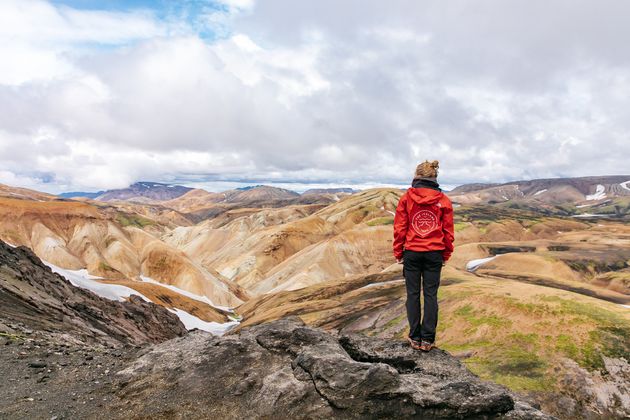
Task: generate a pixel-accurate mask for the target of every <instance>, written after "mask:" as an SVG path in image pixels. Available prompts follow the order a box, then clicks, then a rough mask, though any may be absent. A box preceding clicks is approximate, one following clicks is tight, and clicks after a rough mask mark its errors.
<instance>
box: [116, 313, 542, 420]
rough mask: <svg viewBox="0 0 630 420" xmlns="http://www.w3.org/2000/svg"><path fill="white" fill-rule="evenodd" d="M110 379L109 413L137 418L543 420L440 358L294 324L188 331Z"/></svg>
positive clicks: (440, 354) (293, 320) (291, 321)
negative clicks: (113, 397)
mask: <svg viewBox="0 0 630 420" xmlns="http://www.w3.org/2000/svg"><path fill="white" fill-rule="evenodd" d="M118 376H119V379H118V381H117V384H115V389H116V390H117V391H116V393H117V395H118V398H119V400H118V401H117V403H116V404H117V405H120V406H119V407H117V406H116V405H114V406H113V407H111V410H112V412H118V413H121V415H125V416H131V417H140V418H151V417H170V416H172V415H173V414H174V413H176V414H177V416H178V417H183V418H185V417H196V418H330V417H335V418H422V419H437V418H513V419H548V418H551V417H549V416H546V415H545V414H543V413H541V412H540V411H538V410H535V409H533V408H532V407H530V406H528V405H527V404H524V403H522V402H519V401H516V402H515V400H514V397H513V396H512V395H511V394H510V392H509V391H508V390H506V389H505V388H503V387H501V386H498V385H495V384H491V383H488V382H484V381H482V380H480V379H479V378H478V377H476V376H475V375H473V374H472V373H471V372H469V371H468V370H467V369H466V368H465V367H464V366H463V365H462V364H461V363H460V362H459V361H458V360H457V359H456V358H454V357H452V356H450V355H449V354H448V353H446V352H444V351H441V350H434V351H431V352H429V353H420V352H417V351H414V350H412V349H411V348H410V347H409V346H408V345H407V344H406V343H403V342H395V341H388V340H382V339H375V338H367V337H361V336H356V335H347V336H341V337H335V336H333V335H331V334H329V333H327V332H325V331H323V330H320V329H315V328H310V327H306V326H305V325H304V324H303V323H301V321H299V319H297V318H290V319H284V320H280V321H275V322H272V323H268V324H262V325H258V326H254V327H251V328H247V329H244V330H242V331H241V332H240V333H239V334H238V335H228V336H224V337H215V336H212V335H209V334H206V333H203V332H195V333H191V334H189V335H188V336H186V337H184V338H180V339H175V340H171V341H169V342H166V343H162V344H160V345H157V346H155V347H154V348H153V349H151V350H150V351H149V352H148V353H146V354H145V355H144V356H142V357H140V358H139V359H138V360H136V361H135V362H133V363H132V364H131V365H130V366H129V367H128V368H126V369H124V370H123V371H121V372H119V374H118ZM123 413H124V414H123Z"/></svg>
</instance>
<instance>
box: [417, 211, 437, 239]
mask: <svg viewBox="0 0 630 420" xmlns="http://www.w3.org/2000/svg"><path fill="white" fill-rule="evenodd" d="M438 226H439V218H438V215H437V214H436V212H435V210H433V209H430V210H428V209H423V210H419V211H418V212H416V213H414V214H413V215H412V216H411V228H412V229H413V230H414V232H416V233H417V234H418V235H419V236H420V237H425V236H427V235H428V234H429V233H431V232H433V231H434V230H436V229H437V228H438Z"/></svg>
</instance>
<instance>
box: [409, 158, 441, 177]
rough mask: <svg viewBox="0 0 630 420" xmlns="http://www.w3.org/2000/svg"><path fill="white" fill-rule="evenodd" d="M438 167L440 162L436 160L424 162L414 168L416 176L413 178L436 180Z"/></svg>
mask: <svg viewBox="0 0 630 420" xmlns="http://www.w3.org/2000/svg"><path fill="white" fill-rule="evenodd" d="M439 167H440V162H438V161H437V160H434V161H433V162H429V161H428V160H425V161H424V162H422V163H421V164H419V165H418V166H417V167H416V174H415V176H414V178H437V175H438V168H439Z"/></svg>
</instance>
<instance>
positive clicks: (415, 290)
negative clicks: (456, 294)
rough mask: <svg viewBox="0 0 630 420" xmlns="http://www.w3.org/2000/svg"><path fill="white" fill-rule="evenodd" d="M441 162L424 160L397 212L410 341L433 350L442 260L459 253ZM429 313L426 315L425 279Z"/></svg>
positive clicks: (396, 232)
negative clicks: (440, 174) (443, 187)
mask: <svg viewBox="0 0 630 420" xmlns="http://www.w3.org/2000/svg"><path fill="white" fill-rule="evenodd" d="M438 167H439V162H438V161H437V160H434V161H433V162H429V161H425V162H423V163H421V164H420V165H418V167H417V168H416V174H415V177H414V178H413V182H412V183H411V187H412V188H409V189H408V190H407V191H406V192H405V193H404V194H403V196H402V197H400V201H399V202H398V207H397V208H396V216H395V217H394V243H393V246H394V257H396V261H398V263H402V264H403V276H404V277H405V285H406V286H407V319H408V320H409V336H408V339H409V343H410V344H411V347H413V348H414V349H416V350H423V351H429V350H431V349H432V348H433V346H434V345H433V343H434V342H435V328H436V327H437V320H438V302H437V292H438V287H439V286H440V274H441V271H442V266H443V265H444V264H445V263H446V261H448V259H449V258H450V257H451V254H452V253H453V241H454V239H455V237H454V229H453V205H452V203H451V200H449V198H448V197H447V196H446V195H444V194H443V193H442V190H441V189H440V186H439V184H438V183H437V175H438ZM421 281H422V290H423V294H424V316H423V317H422V322H421V321H420V284H421Z"/></svg>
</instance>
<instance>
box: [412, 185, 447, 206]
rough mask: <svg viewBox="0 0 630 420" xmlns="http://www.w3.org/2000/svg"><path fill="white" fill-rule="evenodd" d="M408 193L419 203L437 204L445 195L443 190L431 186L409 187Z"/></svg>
mask: <svg viewBox="0 0 630 420" xmlns="http://www.w3.org/2000/svg"><path fill="white" fill-rule="evenodd" d="M407 194H408V195H409V197H410V198H411V199H412V200H413V201H415V202H416V203H418V204H435V203H437V202H439V201H440V200H441V199H442V197H443V196H444V194H443V193H442V191H439V190H434V189H431V188H409V189H408V190H407Z"/></svg>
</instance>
